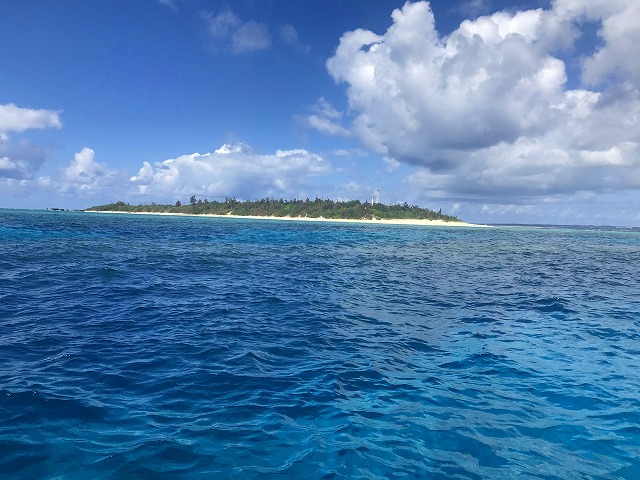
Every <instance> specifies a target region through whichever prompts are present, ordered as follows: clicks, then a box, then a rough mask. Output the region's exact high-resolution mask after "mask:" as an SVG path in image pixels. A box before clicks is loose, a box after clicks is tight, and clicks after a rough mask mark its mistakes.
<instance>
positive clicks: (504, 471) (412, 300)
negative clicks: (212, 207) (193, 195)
mask: <svg viewBox="0 0 640 480" xmlns="http://www.w3.org/2000/svg"><path fill="white" fill-rule="evenodd" d="M639 265H640V237H639V236H638V232H635V231H625V232H620V231H602V230H570V229H556V230H545V229H491V230H464V229H462V230H449V229H438V228H434V229H422V228H412V227H393V226H376V227H372V226H366V225H360V226H348V225H329V224H307V223H300V224H296V223H286V224H284V223H279V222H261V221H243V220H232V219H219V220H214V219H203V218H163V217H130V216H118V215H115V216H99V215H82V214H71V213H70V214H68V215H67V214H65V215H54V214H51V213H47V212H14V211H11V212H10V211H3V210H0V478H25V479H27V478H40V477H41V478H65V479H66V478H69V479H74V478H102V479H116V478H154V479H155V478H242V479H245V478H249V479H251V478H256V479H257V478H269V477H278V478H282V477H286V478H323V479H333V478H356V479H358V478H362V479H372V478H380V479H382V478H406V477H414V478H478V479H480V478H492V479H493V478H498V479H500V478H505V479H506V478H514V477H522V478H544V479H552V478H618V479H626V478H629V479H630V478H640V461H639V460H638V459H639V458H640V428H639V427H638V426H639V425H640V413H639V412H640V374H639V373H638V369H637V364H638V360H639V359H640V348H638V346H637V345H638V339H639V338H640V333H638V327H639V326H640V300H639V297H638V295H637V284H636V279H637V278H639V277H640V275H639V274H640V272H639V271H638V269H639V268H640V267H639Z"/></svg>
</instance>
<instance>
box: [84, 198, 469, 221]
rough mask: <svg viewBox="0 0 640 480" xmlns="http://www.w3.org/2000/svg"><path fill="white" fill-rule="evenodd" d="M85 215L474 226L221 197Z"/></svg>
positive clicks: (359, 208) (435, 217)
mask: <svg viewBox="0 0 640 480" xmlns="http://www.w3.org/2000/svg"><path fill="white" fill-rule="evenodd" d="M84 211H85V212H101V213H134V214H159V215H203V216H215V217H232V218H260V219H281V220H307V221H314V220H315V221H334V222H363V223H364V222H366V223H393V224H416V225H428V224H430V225H450V226H475V225H473V224H469V223H466V222H463V221H462V220H460V219H459V218H457V217H455V216H453V215H447V214H445V213H442V211H441V210H440V211H437V212H436V211H434V210H430V209H428V208H421V207H419V206H417V205H409V204H407V203H406V202H405V203H403V204H394V205H386V204H383V203H368V202H361V201H360V200H351V201H334V200H328V199H321V198H316V199H314V200H310V199H306V200H297V199H295V200H284V199H274V198H263V199H260V200H254V201H240V200H237V199H235V198H225V199H224V201H215V200H213V201H212V200H208V199H206V198H205V199H196V197H195V196H192V197H191V198H190V201H189V203H188V204H184V205H183V204H182V203H181V202H180V201H177V202H176V203H175V204H172V205H171V204H157V203H151V204H140V205H130V204H129V203H126V202H123V201H117V202H115V203H110V204H106V205H96V206H93V207H89V208H87V209H85V210H84Z"/></svg>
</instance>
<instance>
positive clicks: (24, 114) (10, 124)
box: [0, 103, 62, 141]
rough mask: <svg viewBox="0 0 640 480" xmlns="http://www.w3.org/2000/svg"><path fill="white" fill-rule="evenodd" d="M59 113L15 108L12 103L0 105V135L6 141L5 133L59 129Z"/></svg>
mask: <svg viewBox="0 0 640 480" xmlns="http://www.w3.org/2000/svg"><path fill="white" fill-rule="evenodd" d="M61 127H62V122H61V121H60V112H56V111H53V110H43V109H39V110H34V109H31V108H20V107H16V106H15V105H14V104H13V103H9V104H8V105H0V134H2V139H3V140H4V141H6V140H7V136H6V133H7V132H23V131H25V130H29V129H32V128H61Z"/></svg>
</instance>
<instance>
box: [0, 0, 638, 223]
mask: <svg viewBox="0 0 640 480" xmlns="http://www.w3.org/2000/svg"><path fill="white" fill-rule="evenodd" d="M0 18H1V19H2V21H1V22H0V45H3V48H2V54H1V55H0V207H10V208H14V207H26V208H46V207H64V208H84V207H88V206H91V205H95V204H99V203H107V202H112V201H116V200H124V201H128V202H131V203H149V202H162V203H173V202H175V201H176V200H182V201H185V200H188V198H189V197H190V196H191V195H194V194H195V195H196V196H198V197H201V198H205V197H206V198H209V199H217V198H224V197H225V196H235V197H237V198H241V199H254V198H261V197H265V196H274V197H283V198H305V197H310V198H314V197H315V196H320V197H323V198H332V199H345V200H346V199H356V198H358V199H361V200H366V199H370V198H371V196H372V195H373V194H374V193H375V192H376V191H377V190H379V191H380V200H381V201H383V202H385V203H395V202H404V201H407V202H409V203H411V204H419V205H421V206H426V207H429V208H433V209H436V210H437V209H440V208H442V210H443V211H445V212H447V213H453V214H456V215H458V216H459V217H461V218H463V219H465V220H468V221H473V222H483V223H513V222H516V223H557V224H613V225H632V226H637V225H640V63H638V62H637V61H635V58H636V54H637V52H636V51H635V50H636V47H637V45H638V44H640V2H637V1H636V0H618V1H616V2H612V1H605V0H555V1H543V0H540V1H538V0H529V1H522V2H518V1H498V0H464V1H458V2H456V1H444V0H434V1H432V2H413V3H411V2H407V3H405V2H403V1H391V0H366V1H365V0H354V1H345V0H342V1H339V0H327V1H315V2H312V1H307V0H299V1H295V2H291V1H285V0H271V1H267V0H246V1H245V0H236V1H234V2H217V1H204V0H137V1H125V0H119V1H116V0H114V1H96V2H91V3H90V4H89V3H87V2H81V1H79V0H58V1H56V2H39V1H35V0H23V1H20V2H11V1H0Z"/></svg>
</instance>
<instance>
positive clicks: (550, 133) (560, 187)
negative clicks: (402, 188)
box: [327, 0, 640, 199]
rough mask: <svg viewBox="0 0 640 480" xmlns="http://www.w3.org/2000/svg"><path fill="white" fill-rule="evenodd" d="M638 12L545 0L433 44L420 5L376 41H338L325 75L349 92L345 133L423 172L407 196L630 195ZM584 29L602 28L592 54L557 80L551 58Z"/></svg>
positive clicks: (349, 37) (638, 75) (560, 68)
mask: <svg viewBox="0 0 640 480" xmlns="http://www.w3.org/2000/svg"><path fill="white" fill-rule="evenodd" d="M638 18H640V3H638V2H637V1H636V0H617V1H615V2H611V1H605V0H588V1H587V0H556V1H555V2H554V3H553V5H552V7H551V8H550V9H548V10H544V9H535V10H527V11H519V12H515V13H508V12H505V11H503V12H498V13H495V14H493V15H490V16H482V17H479V18H477V19H475V20H466V21H464V22H462V23H461V25H460V26H459V28H458V29H456V30H455V31H453V32H452V33H451V34H450V35H448V36H446V37H444V36H441V35H440V34H439V33H438V31H437V30H436V27H435V25H436V23H435V18H434V16H433V13H432V11H431V8H430V5H429V3H428V2H417V3H406V4H405V5H404V7H403V8H402V9H397V10H394V11H393V13H392V24H391V26H390V27H389V29H388V30H387V31H386V32H385V33H384V34H382V35H378V34H375V33H373V32H370V31H367V30H362V29H358V30H354V31H351V32H347V33H345V34H344V35H343V36H342V38H341V40H340V44H339V46H338V48H337V50H336V52H335V54H334V56H333V57H331V58H330V59H329V60H328V61H327V69H328V71H329V73H330V74H331V75H332V77H333V78H334V79H335V80H336V81H337V82H339V83H345V84H346V86H347V97H348V102H349V111H350V113H351V115H352V119H351V125H350V129H351V131H352V132H353V134H354V135H355V136H356V137H357V138H358V139H359V140H360V142H361V143H362V144H363V145H365V146H366V147H367V148H369V149H370V150H373V151H376V152H378V153H380V154H381V155H384V156H387V157H389V158H393V159H395V160H397V161H400V162H404V163H410V164H413V165H417V166H419V167H421V169H420V170H419V171H418V172H417V173H416V174H414V175H413V176H412V177H411V178H409V180H408V181H409V183H410V184H411V185H413V186H414V187H416V188H422V189H429V190H431V191H433V192H437V194H438V195H442V196H443V197H444V196H447V195H449V196H451V197H452V198H455V197H459V196H462V195H464V196H467V197H469V198H470V197H473V196H475V197H477V198H479V199H481V198H486V197H487V196H497V195H501V196H504V195H513V196H514V197H519V196H520V197H521V196H549V195H554V194H562V193H567V192H575V191H579V190H590V191H597V192H606V191H609V190H611V189H640V173H639V171H640V170H639V168H638V167H640V148H639V143H640V120H639V119H640V63H638V62H636V61H635V60H634V59H635V56H634V48H635V47H634V45H637V44H638V42H640V36H639V35H640V26H639V25H640V24H638V22H637V19H638ZM584 22H596V23H599V24H600V25H601V28H600V29H599V30H598V36H599V37H600V40H601V46H600V47H599V48H598V49H597V51H595V52H594V53H593V54H592V55H590V56H586V57H584V58H583V59H582V63H581V68H580V71H579V74H580V78H577V79H572V81H571V82H569V79H568V73H567V68H566V65H565V63H564V61H563V60H562V59H561V58H563V57H562V55H569V54H570V53H571V52H572V50H571V48H574V50H575V47H574V45H576V42H577V41H578V39H579V38H580V35H581V31H580V27H581V25H583V24H584ZM560 53H562V55H560ZM576 55H582V53H581V52H576ZM575 60H577V59H575ZM575 84H579V85H581V86H580V87H579V88H575V87H571V88H570V87H569V85H575ZM327 133H331V132H329V131H327Z"/></svg>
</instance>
